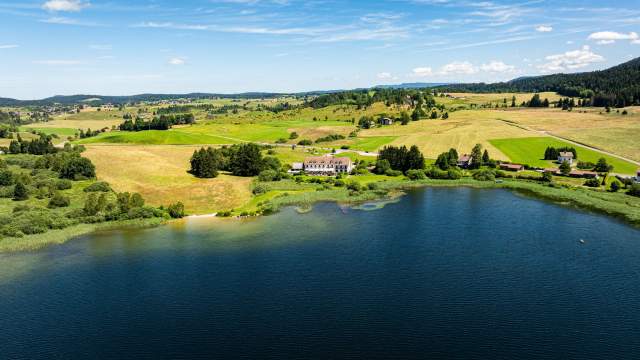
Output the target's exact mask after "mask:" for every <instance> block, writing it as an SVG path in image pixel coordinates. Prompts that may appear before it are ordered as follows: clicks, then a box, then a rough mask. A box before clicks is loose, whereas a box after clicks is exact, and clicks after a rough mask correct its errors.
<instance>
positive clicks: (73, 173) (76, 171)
mask: <svg viewBox="0 0 640 360" xmlns="http://www.w3.org/2000/svg"><path fill="white" fill-rule="evenodd" d="M95 176H96V167H95V166H94V165H93V164H92V163H91V160H89V159H87V158H83V157H80V156H72V157H71V158H70V159H68V160H67V161H65V162H64V163H63V164H62V167H61V168H60V177H61V178H63V179H70V180H85V179H91V178H94V177H95Z"/></svg>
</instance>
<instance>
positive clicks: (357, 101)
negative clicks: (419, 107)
mask: <svg viewBox="0 0 640 360" xmlns="http://www.w3.org/2000/svg"><path fill="white" fill-rule="evenodd" d="M376 102H384V103H386V104H387V105H410V106H411V107H415V106H416V104H424V105H426V106H427V107H433V106H435V100H434V99H433V96H432V92H431V91H420V90H415V89H391V88H389V89H375V90H352V91H342V92H336V93H330V94H325V95H321V96H318V97H316V98H314V99H312V100H310V101H308V102H307V103H306V104H307V105H308V106H311V107H312V108H314V109H318V108H323V107H326V106H330V105H356V106H357V107H358V109H361V108H366V107H369V106H371V105H373V104H374V103H376Z"/></svg>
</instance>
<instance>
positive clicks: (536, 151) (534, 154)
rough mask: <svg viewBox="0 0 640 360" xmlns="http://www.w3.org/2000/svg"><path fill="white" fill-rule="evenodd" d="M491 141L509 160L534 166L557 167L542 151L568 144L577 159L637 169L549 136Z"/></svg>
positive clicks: (622, 171)
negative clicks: (604, 161) (573, 149)
mask: <svg viewBox="0 0 640 360" xmlns="http://www.w3.org/2000/svg"><path fill="white" fill-rule="evenodd" d="M491 143H492V144H493V145H494V146H495V147H497V148H498V149H500V151H502V152H503V153H504V154H506V155H507V156H508V157H509V158H510V159H511V161H513V162H515V163H520V164H528V165H531V166H536V167H543V168H544V167H558V164H555V163H554V162H553V161H548V160H543V158H544V151H545V150H546V148H547V147H548V146H552V147H556V148H558V147H565V146H568V147H574V148H576V151H577V152H578V160H579V161H588V162H592V163H596V162H597V161H598V159H600V158H605V159H607V162H608V163H609V164H610V165H613V166H614V169H613V172H615V173H620V174H635V172H636V170H637V169H638V166H637V165H635V164H632V163H629V162H627V161H624V160H621V159H618V158H615V157H612V156H608V155H603V154H601V153H599V152H596V151H593V150H590V149H587V148H584V147H581V146H576V145H572V144H570V143H567V142H564V141H561V140H557V139H554V138H550V137H532V138H515V139H514V138H511V139H494V140H491Z"/></svg>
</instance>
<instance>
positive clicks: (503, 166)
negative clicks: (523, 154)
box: [500, 163, 524, 172]
mask: <svg viewBox="0 0 640 360" xmlns="http://www.w3.org/2000/svg"><path fill="white" fill-rule="evenodd" d="M500 169H502V170H506V171H516V172H518V171H522V170H524V165H521V164H508V163H501V164H500Z"/></svg>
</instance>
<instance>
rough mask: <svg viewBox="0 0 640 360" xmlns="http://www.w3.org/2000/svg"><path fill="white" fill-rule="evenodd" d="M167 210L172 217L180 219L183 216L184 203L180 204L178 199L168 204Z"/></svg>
mask: <svg viewBox="0 0 640 360" xmlns="http://www.w3.org/2000/svg"><path fill="white" fill-rule="evenodd" d="M167 212H168V213H169V216H171V217H172V218H174V219H181V218H183V217H184V204H182V203H181V202H180V201H178V202H177V203H175V204H171V205H169V207H167Z"/></svg>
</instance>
